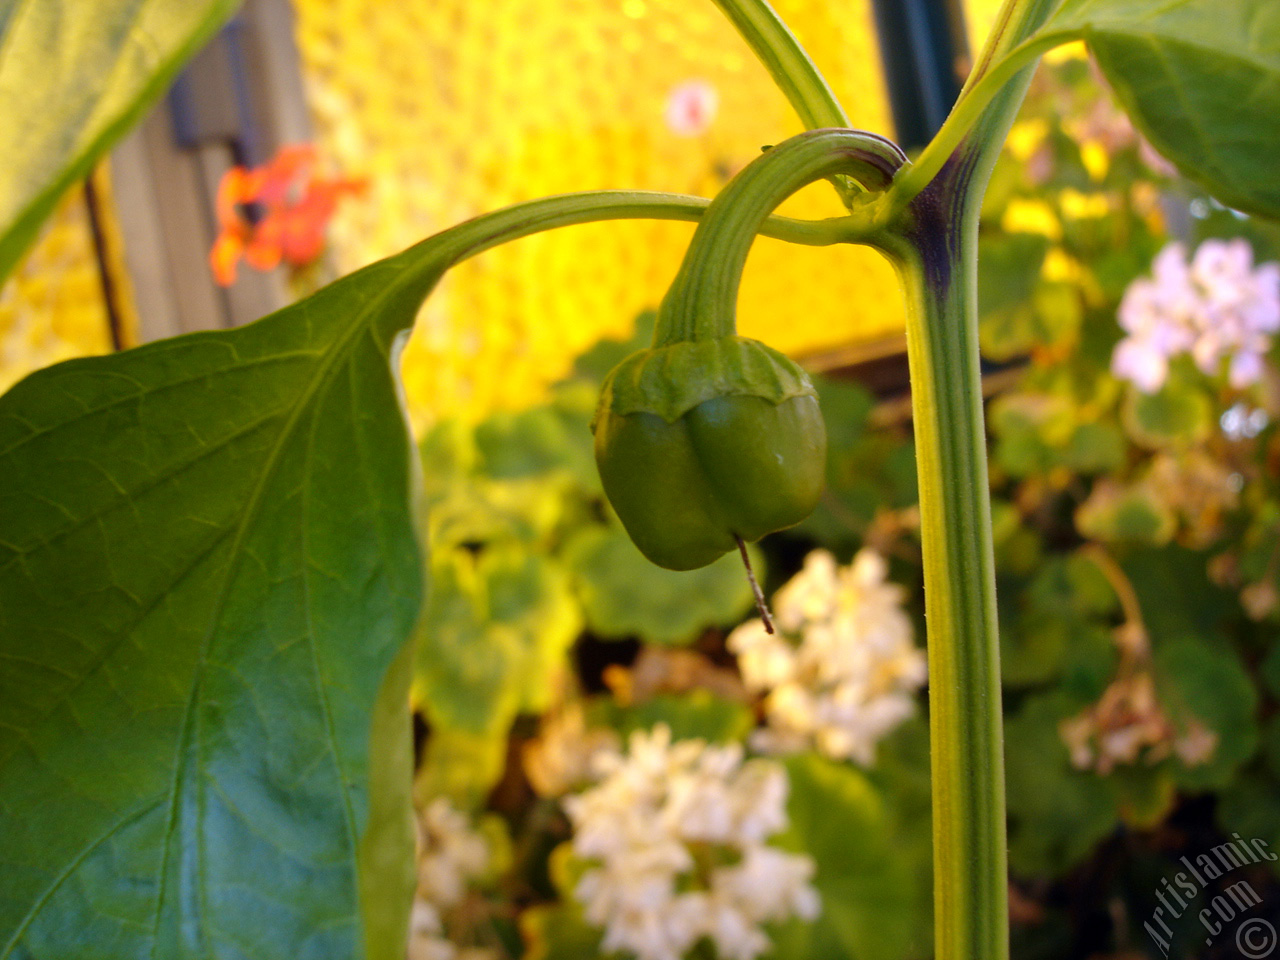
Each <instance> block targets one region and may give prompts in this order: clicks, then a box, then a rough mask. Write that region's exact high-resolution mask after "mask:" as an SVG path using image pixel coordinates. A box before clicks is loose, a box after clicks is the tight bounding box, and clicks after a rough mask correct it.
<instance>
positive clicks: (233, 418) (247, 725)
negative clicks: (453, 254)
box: [0, 250, 439, 960]
mask: <svg viewBox="0 0 1280 960" xmlns="http://www.w3.org/2000/svg"><path fill="white" fill-rule="evenodd" d="M438 275H439V266H438V265H437V264H434V263H432V262H431V261H430V259H429V258H426V257H424V256H423V255H422V252H421V251H419V250H415V251H410V252H409V253H406V254H403V255H401V256H399V257H395V258H392V259H390V260H387V261H383V262H381V263H378V264H375V265H373V266H371V267H368V268H366V269H365V270H362V271H360V272H359V273H356V274H353V275H352V276H350V277H347V278H346V279H344V280H341V281H339V282H338V283H336V284H334V285H332V286H330V287H327V288H326V289H324V290H322V291H321V292H319V293H318V294H316V295H315V296H313V297H311V298H309V299H307V300H304V301H302V302H301V303H299V304H297V305H295V306H292V307H289V308H287V309H285V310H283V311H281V312H279V313H277V314H274V315H273V316H271V317H268V318H266V319H264V320H262V321H260V322H258V323H256V324H253V325H251V326H248V327H244V328H240V329H237V330H233V331H221V332H217V333H205V334H196V335H192V336H188V337H182V338H179V339H176V340H170V341H165V342H162V343H157V344H153V345H150V346H146V347H142V348H139V349H137V350H132V351H129V352H126V353H121V354H116V355H114V356H110V357H103V358H95V359H90V360H75V361H71V362H68V363H64V364H61V365H58V366H56V367H51V368H49V369H46V370H43V371H40V372H38V373H36V374H34V375H32V376H31V377H29V378H28V379H26V380H24V381H23V382H21V383H19V384H18V385H17V386H16V387H14V388H13V390H11V391H10V392H9V393H8V394H7V395H5V396H4V397H3V398H0V661H2V662H3V669H0V837H3V838H4V841H3V843H0V877H3V882H0V957H6V958H14V960H16V958H23V960H27V958H33V960H45V958H49V960H60V958H72V957H74V958H76V960H95V958H101V960H132V958H148V960H156V958H189V960H221V958H237V960H239V958H243V957H251V956H252V957H290V958H299V960H301V958H308V960H327V958H333V960H350V958H353V957H367V958H377V960H393V958H394V960H399V958H401V957H402V956H403V950H404V946H403V939H404V934H405V930H406V921H407V913H408V907H409V896H410V892H411V880H412V877H411V868H412V861H411V853H412V833H411V824H410V822H409V807H408V805H407V796H408V789H409V778H410V775H411V774H410V769H409V762H410V761H409V753H408V726H407V725H408V698H407V695H406V694H407V688H408V679H409V674H408V670H409V667H410V666H411V662H410V661H409V660H408V659H407V658H406V657H404V656H403V655H402V656H401V658H400V659H399V660H398V661H397V655H398V654H399V653H400V651H402V650H403V648H404V646H405V642H406V640H407V638H408V637H409V635H410V632H411V629H412V626H413V623H414V621H415V618H416V617H417V614H418V609H419V602H420V593H421V579H422V578H421V573H420V567H419V562H418V547H417V542H416V537H415V534H414V530H413V523H412V520H413V518H412V516H411V510H410V504H411V503H412V502H413V497H412V494H413V490H414V486H415V483H416V481H415V480H414V478H413V473H414V469H415V467H416V457H415V456H413V455H412V454H411V450H410V445H409V438H408V433H407V429H406V427H405V423H404V420H403V418H402V416H401V411H400V406H399V397H398V394H397V388H396V384H395V380H394V378H393V375H392V363H393V360H394V357H395V354H396V353H397V350H396V349H395V344H396V343H397V342H398V338H399V336H400V334H401V332H402V331H403V330H404V328H406V327H407V326H408V325H409V324H410V323H411V322H412V320H413V317H414V315H415V313H416V312H417V309H418V307H419V305H420V303H421V301H422V298H423V297H424V296H425V295H426V293H427V292H428V291H429V290H430V288H431V287H432V286H433V285H434V283H435V281H436V279H437V278H438ZM393 662H396V663H397V666H396V667H395V669H394V670H392V669H391V667H392V664H393ZM371 717H372V718H373V720H372V724H371ZM371 733H373V734H375V735H376V736H377V737H378V742H377V743H375V744H371Z"/></svg>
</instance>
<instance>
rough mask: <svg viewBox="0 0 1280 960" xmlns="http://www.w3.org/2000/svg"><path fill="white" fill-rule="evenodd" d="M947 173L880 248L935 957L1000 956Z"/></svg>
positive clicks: (956, 238) (1001, 839) (983, 558)
mask: <svg viewBox="0 0 1280 960" xmlns="http://www.w3.org/2000/svg"><path fill="white" fill-rule="evenodd" d="M947 186H948V182H947V180H946V179H940V180H938V181H935V182H934V184H933V185H932V186H931V187H930V188H929V189H928V190H926V191H925V192H924V193H922V194H920V195H919V196H917V198H916V199H915V201H914V202H913V203H912V205H911V210H910V217H911V220H912V221H913V223H912V227H913V228H914V229H912V230H911V231H910V232H908V233H907V234H906V235H905V236H904V237H903V238H901V240H900V241H898V242H894V243H892V245H891V246H890V248H889V249H888V250H887V251H886V252H889V253H890V255H891V259H892V260H893V261H894V265H895V266H896V267H897V269H898V273H899V275H900V277H901V279H902V282H903V285H904V287H905V288H906V296H907V305H908V308H907V355H908V361H909V363H910V368H911V400H912V410H913V414H914V421H915V441H916V469H917V472H918V474H919V483H920V524H921V540H922V544H923V554H924V597H925V620H926V623H927V625H928V653H929V726H930V732H931V742H932V746H931V753H932V782H933V786H932V789H933V869H934V878H933V882H934V917H935V931H934V935H935V942H936V955H937V957H938V958H939V960H1005V958H1007V957H1008V953H1009V943H1008V939H1009V936H1008V895H1007V883H1008V881H1007V870H1008V868H1007V862H1006V854H1005V845H1006V840H1005V799H1004V746H1003V744H1004V735H1003V726H1002V720H1001V700H1000V647H999V636H998V633H997V627H996V591H995V563H994V560H993V555H992V540H991V506H990V496H989V492H988V485H987V451H986V438H985V435H984V423H983V410H982V381H981V377H980V371H979V357H978V324H977V293H976V289H977V271H976V262H977V258H976V256H975V255H974V253H975V250H974V244H976V242H977V236H976V230H975V229H972V226H973V225H972V224H966V223H965V222H964V221H963V219H962V218H958V217H956V216H955V213H954V211H955V201H954V199H953V198H952V197H951V196H949V194H950V192H951V191H950V190H949V189H947Z"/></svg>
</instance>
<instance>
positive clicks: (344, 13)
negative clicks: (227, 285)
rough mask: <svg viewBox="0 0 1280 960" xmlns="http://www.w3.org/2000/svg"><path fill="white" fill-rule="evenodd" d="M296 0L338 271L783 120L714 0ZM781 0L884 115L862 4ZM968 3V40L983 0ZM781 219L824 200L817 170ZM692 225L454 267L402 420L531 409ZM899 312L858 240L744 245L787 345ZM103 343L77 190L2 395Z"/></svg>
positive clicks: (631, 303) (23, 305) (738, 150)
mask: <svg viewBox="0 0 1280 960" xmlns="http://www.w3.org/2000/svg"><path fill="white" fill-rule="evenodd" d="M295 6H296V10H297V17H298V41H299V46H300V48H301V51H302V54H303V62H304V73H305V79H306V82H307V88H308V96H309V98H310V101H311V107H312V112H313V117H314V120H315V124H316V131H317V133H316V135H317V140H318V142H319V144H320V146H321V147H322V149H323V150H324V151H325V152H326V153H328V154H329V155H330V156H331V157H332V158H333V160H334V161H335V163H336V164H337V165H338V166H340V167H341V168H342V169H343V171H344V172H346V173H349V174H367V175H368V176H369V177H370V178H371V181H372V185H371V189H370V192H369V194H368V195H367V197H366V198H364V199H362V200H360V201H357V202H354V203H352V204H350V205H348V206H347V207H346V208H345V209H344V210H343V211H342V212H341V214H340V216H339V218H338V220H337V221H336V222H335V224H334V227H333V247H334V253H335V256H336V260H337V262H338V265H339V267H340V268H341V269H342V270H344V271H345V270H349V269H352V268H354V267H357V266H359V265H361V264H364V263H367V262H369V261H370V260H373V259H376V258H377V257H380V256H385V255H387V254H389V253H393V252H396V251H398V250H400V249H402V248H403V247H405V246H407V245H408V244H410V243H413V242H414V241H416V240H418V239H420V238H422V237H423V236H426V235H428V234H430V233H433V232H435V231H437V230H440V229H443V228H445V227H447V226H449V225H451V224H453V223H456V222H458V221H460V220H463V219H466V218H467V217H471V216H475V215H476V214H478V213H483V212H485V211H488V210H493V209H496V208H498V207H501V206H503V205H505V204H509V203H513V202H516V201H519V200H526V199H530V198H533V197H537V196H542V195H546V194H550V193H559V192H565V191H570V190H581V189H593V188H609V187H613V188H621V187H629V188H639V189H653V190H668V191H675V192H682V193H696V194H701V195H703V196H712V195H714V193H715V192H716V191H717V190H718V189H719V187H720V186H721V185H722V184H723V183H724V181H725V180H726V179H727V178H728V177H729V176H731V175H732V174H733V173H734V172H735V171H736V170H737V169H739V168H740V167H741V166H742V165H743V164H745V163H747V162H748V161H750V160H751V159H752V158H753V157H755V156H756V155H757V154H758V152H759V149H760V147H761V146H762V145H764V144H767V143H773V142H776V141H778V140H780V139H783V138H784V137H786V136H789V135H791V134H793V133H796V132H798V131H799V129H800V126H799V123H798V121H797V120H796V119H795V118H794V116H793V115H792V113H791V110H790V108H789V107H788V106H787V104H786V102H785V101H784V99H783V98H782V96H781V95H780V94H778V93H777V92H776V91H775V90H774V88H773V86H772V84H771V83H770V81H769V79H768V77H767V76H766V75H765V73H764V71H763V69H762V68H761V67H759V66H758V65H757V63H756V61H755V59H754V58H753V57H752V55H751V53H750V51H749V50H748V49H747V48H746V46H745V45H744V44H743V43H742V41H741V40H740V39H739V38H738V37H737V35H736V34H735V33H734V32H733V30H732V29H731V28H730V27H729V26H728V24H727V23H726V22H725V21H724V19H723V17H722V16H721V15H720V13H719V12H718V11H717V10H716V9H715V7H714V6H713V5H712V4H711V3H710V2H709V0H396V2H393V3H392V2H385V0H295ZM775 6H776V8H777V9H778V11H779V13H780V14H781V15H782V16H783V17H784V19H786V21H787V22H788V23H789V24H790V25H791V27H792V29H793V30H794V31H795V32H796V34H797V35H798V36H799V38H800V40H801V42H802V43H803V44H804V45H805V46H806V47H807V49H808V50H809V52H810V54H811V56H812V57H813V58H814V60H815V61H816V62H817V64H818V66H819V67H820V69H822V71H823V72H824V73H825V74H826V76H827V78H828V80H829V81H830V82H831V85H832V86H833V88H834V89H835V90H836V93H837V95H838V96H839V97H840V98H841V100H842V101H843V102H844V104H845V106H846V108H847V109H848V110H849V112H850V114H851V116H852V119H853V122H854V123H855V124H856V125H859V126H862V127H865V128H867V129H871V130H877V131H880V132H886V133H889V132H891V130H890V122H889V113H888V108H887V104H886V100H885V94H884V89H883V81H882V79H881V72H880V63H879V55H878V51H877V48H876V42H875V38H874V35H873V33H872V30H871V18H870V9H869V0H776V2H775ZM968 7H969V12H970V25H971V34H972V40H973V41H974V48H975V49H976V48H977V43H978V42H980V40H981V37H982V36H983V35H985V32H986V30H987V28H988V25H989V24H990V22H991V20H992V19H993V17H994V14H995V10H996V9H997V7H998V2H997V0H969V4H968ZM689 80H700V81H704V82H706V83H708V84H710V85H711V86H713V87H714V89H715V90H716V92H717V94H718V96H719V100H720V103H719V109H718V112H717V115H716V117H715V120H714V122H713V123H712V124H711V125H710V127H709V128H708V129H707V130H706V132H705V133H703V134H702V135H699V136H695V137H683V136H678V135H676V134H675V133H673V132H672V131H671V130H670V129H668V127H667V125H666V122H665V119H664V112H665V109H666V105H667V101H668V98H669V96H670V94H671V90H672V88H673V87H675V86H676V85H677V84H680V83H682V82H685V81H689ZM102 185H103V187H104V188H105V187H106V186H107V184H106V178H105V177H104V178H102ZM783 212H786V213H790V214H792V215H795V216H829V215H834V214H838V213H839V212H840V209H839V206H838V204H837V203H836V201H835V198H834V194H833V193H832V191H831V190H830V188H829V187H827V186H826V185H825V184H820V185H815V186H814V187H811V188H809V189H808V190H807V191H805V192H804V194H802V195H801V196H799V197H797V198H795V199H794V200H793V201H792V202H791V203H789V204H788V205H787V206H785V207H784V208H783ZM691 232H692V227H691V226H689V225H681V224H656V223H638V222H630V223H620V224H607V225H598V224H593V225H589V226H580V227H573V228H570V229H567V230H561V231H557V232H555V233H553V234H548V235H544V236H539V237H531V238H528V239H525V240H521V241H519V242H517V243H515V244H511V245H510V246H507V247H503V248H500V249H498V250H494V251H491V252H489V253H486V254H484V255H483V256H481V257H480V258H478V259H476V260H473V261H471V262H469V263H467V264H465V265H463V266H462V267H461V268H460V269H458V270H456V271H453V272H452V273H451V274H450V275H449V277H448V278H447V279H446V281H445V283H444V286H443V289H441V290H440V291H439V292H438V293H437V294H436V296H435V297H433V298H432V301H431V302H430V304H429V305H428V308H427V310H426V311H425V312H424V315H423V317H422V320H421V323H420V325H419V329H418V332H417V333H416V335H415V337H414V339H413V341H412V343H411V345H410V348H409V350H408V351H407V355H406V365H405V374H406V385H407V388H408V391H409V394H410V397H411V400H412V402H413V405H414V408H415V418H416V419H417V420H419V422H422V421H428V420H431V419H435V418H437V417H440V416H445V415H451V414H461V415H464V416H468V417H479V416H483V415H484V414H485V413H487V412H488V411H490V410H493V409H498V408H503V407H518V406H522V405H525V404H528V403H531V402H536V400H537V399H538V398H539V397H541V396H542V395H543V393H544V391H545V389H546V387H547V385H548V384H550V383H552V382H554V381H555V379H556V378H558V377H560V376H561V375H563V373H564V372H565V371H566V370H567V369H568V365H569V363H570V362H571V360H572V357H573V356H575V355H576V354H577V353H578V352H580V351H581V350H583V349H585V348H586V347H588V346H589V345H590V344H592V343H593V342H594V341H595V340H596V339H598V338H599V337H600V336H604V335H611V336H620V335H624V334H626V333H627V332H628V330H629V328H630V324H631V321H632V319H633V317H634V316H635V314H636V313H637V312H638V311H639V310H640V309H642V308H644V307H647V306H652V305H653V304H655V303H656V302H657V300H658V299H659V298H660V297H661V295H662V292H663V290H664V289H665V287H666V284H667V282H668V281H669V280H670V278H671V276H672V274H673V273H674V271H675V268H676V265H677V263H678V262H679V258H680V256H681V254H682V252H683V249H684V245H685V243H686V242H687V240H688V237H689V235H690V233H691ZM114 272H115V271H113V273H114ZM121 279H123V278H121ZM125 299H126V300H127V296H126V297H125ZM124 306H125V307H127V306H128V304H127V303H126V304H124ZM900 309H901V308H900V306H899V302H898V298H897V291H896V284H895V282H894V278H893V276H892V273H891V271H890V270H889V269H888V267H887V265H886V264H884V263H883V262H882V261H881V260H880V259H879V258H878V257H877V256H876V255H875V254H873V253H871V252H870V251H865V250H860V249H848V248H840V249H812V248H798V247H788V246H787V245H785V244H781V243H778V242H775V241H771V240H760V241H758V243H757V246H756V249H755V250H754V252H753V253H752V257H751V262H750V263H749V264H748V269H747V276H746V278H745V281H744V287H743V293H742V300H741V303H740V314H741V329H742V330H743V332H744V333H747V334H748V335H751V336H757V337H760V338H761V339H765V340H767V341H769V342H770V343H772V344H774V345H776V346H778V347H780V348H782V349H784V350H787V351H789V352H791V353H794V354H798V355H803V354H805V353H809V352H813V351H817V350H822V349H826V348H829V347H832V346H842V345H845V344H848V343H851V342H858V341H867V340H875V339H878V338H879V337H881V336H883V335H884V334H886V333H892V332H895V331H897V330H900V329H901V324H902V317H901V313H900ZM108 349H110V336H109V332H108V328H107V315H106V310H105V307H104V304H103V300H102V290H101V285H100V282H99V279H98V275H97V267H96V264H95V262H94V253H93V245H92V239H91V235H90V232H89V227H88V222H87V217H86V215H85V211H84V207H83V202H82V198H81V194H80V191H79V190H75V191H72V193H71V194H69V195H68V197H67V198H66V199H65V200H64V202H63V204H62V206H61V207H60V208H59V210H58V212H57V213H56V214H55V216H54V217H53V219H52V220H51V221H50V223H49V224H48V225H47V227H46V228H45V231H44V233H43V235H42V238H41V239H40V241H39V242H38V243H37V244H36V246H35V247H34V248H33V250H32V251H31V253H30V254H29V255H28V256H27V258H26V259H25V260H24V261H23V263H22V264H21V265H20V266H19V268H18V269H17V271H16V272H15V274H14V276H13V277H11V278H10V279H9V280H8V281H7V282H6V283H5V284H4V286H3V288H0V390H4V389H7V388H8V387H9V386H10V385H11V384H13V383H14V382H16V381H17V380H18V379H20V378H21V377H22V376H24V375H25V374H27V373H28V372H30V371H31V370H33V369H36V368H37V367H40V366H44V365H46V364H49V363H53V362H56V361H58V360H62V359H66V358H68V357H72V356H81V355H85V354H92V353H101V352H104V351H106V350H108Z"/></svg>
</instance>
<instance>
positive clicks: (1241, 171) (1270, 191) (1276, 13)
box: [1042, 0, 1280, 218]
mask: <svg viewBox="0 0 1280 960" xmlns="http://www.w3.org/2000/svg"><path fill="white" fill-rule="evenodd" d="M1042 33H1044V34H1056V33H1066V34H1068V35H1073V36H1082V37H1084V39H1085V40H1086V42H1087V43H1088V44H1089V49H1090V50H1091V51H1092V52H1093V55H1094V56H1095V57H1096V58H1097V60H1098V64H1099V65H1100V66H1101V67H1102V71H1103V73H1105V74H1106V76H1107V80H1108V81H1109V82H1110V83H1111V86H1112V88H1113V89H1114V90H1115V92H1116V96H1117V97H1118V98H1119V99H1120V102H1121V103H1122V104H1123V105H1124V107H1125V109H1126V110H1127V111H1128V112H1129V115H1130V116H1131V117H1132V118H1133V120H1134V122H1135V123H1136V124H1137V126H1138V127H1139V128H1140V129H1141V130H1142V132H1143V133H1144V134H1145V135H1146V136H1147V138H1148V139H1150V140H1151V142H1152V143H1153V144H1154V145H1155V146H1156V148H1157V149H1158V150H1159V151H1160V152H1161V153H1163V154H1164V155H1165V156H1166V157H1168V158H1169V159H1170V160H1172V161H1173V162H1174V163H1175V164H1177V165H1178V168H1179V169H1180V170H1181V171H1182V172H1183V173H1184V174H1186V175H1187V176H1188V177H1190V178H1191V179H1192V180H1195V181H1197V182H1198V183H1200V184H1202V185H1203V186H1204V187H1205V188H1206V189H1207V190H1209V191H1210V192H1211V193H1213V194H1214V195H1215V196H1217V197H1218V198H1219V199H1220V200H1222V201H1223V202H1224V203H1226V204H1228V205H1229V206H1232V207H1235V208H1237V209H1240V210H1245V211H1247V212H1249V213H1257V214H1261V215H1262V216H1267V217H1275V218H1280V179H1277V177H1276V175H1275V164H1276V157H1277V156H1280V124H1277V123H1276V122H1275V118H1276V117H1277V116H1280V4H1277V3H1276V2H1275V0H1066V2H1065V3H1063V5H1062V8H1061V9H1060V10H1059V11H1058V12H1057V14H1056V15H1055V16H1054V17H1053V18H1052V19H1051V20H1050V21H1049V22H1048V23H1047V24H1046V25H1045V26H1044V28H1043V30H1042Z"/></svg>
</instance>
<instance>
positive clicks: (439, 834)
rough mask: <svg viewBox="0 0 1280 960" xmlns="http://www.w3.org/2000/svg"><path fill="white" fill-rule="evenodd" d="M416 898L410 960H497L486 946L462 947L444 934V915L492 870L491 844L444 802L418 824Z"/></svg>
mask: <svg viewBox="0 0 1280 960" xmlns="http://www.w3.org/2000/svg"><path fill="white" fill-rule="evenodd" d="M418 826H419V833H418V840H419V843H418V893H417V896H416V897H415V898H414V902H413V914H412V917H411V919H410V928H409V960H494V958H495V954H494V953H493V951H491V950H488V949H485V948H482V947H465V948H460V947H458V946H457V945H456V944H454V943H453V942H451V941H450V940H449V939H447V938H446V937H445V935H444V918H443V916H442V913H444V912H446V911H448V910H450V909H452V908H453V907H456V906H458V904H460V903H461V902H462V900H463V898H464V897H465V896H466V893H467V887H468V886H469V885H470V884H471V883H472V881H474V880H475V879H476V878H478V877H480V876H482V875H483V874H484V872H485V870H486V869H487V868H488V866H489V845H488V844H487V843H486V842H485V839H484V837H483V836H481V835H480V834H479V833H477V832H476V831H475V830H474V829H473V828H472V826H471V821H470V819H469V818H468V817H467V815H466V814H465V813H462V812H460V811H458V810H456V809H454V807H453V805H452V804H451V803H450V802H449V801H448V799H447V798H445V797H437V798H436V799H435V800H433V801H432V802H431V804H430V805H429V806H428V807H427V809H426V810H425V811H423V813H422V816H421V818H420V820H419V824H418Z"/></svg>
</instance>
